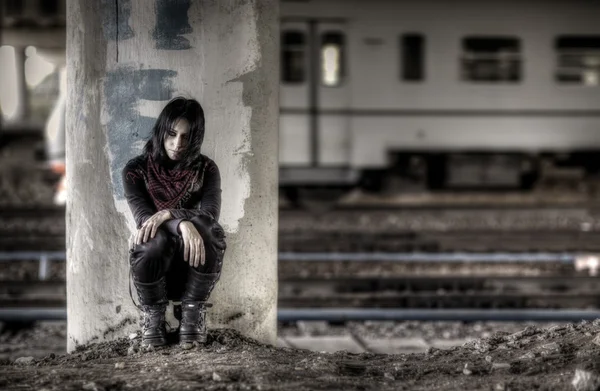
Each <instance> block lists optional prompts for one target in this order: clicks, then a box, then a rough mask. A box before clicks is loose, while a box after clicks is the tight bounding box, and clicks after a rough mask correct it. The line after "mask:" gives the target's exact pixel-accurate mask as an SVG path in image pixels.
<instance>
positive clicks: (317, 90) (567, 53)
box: [280, 0, 600, 188]
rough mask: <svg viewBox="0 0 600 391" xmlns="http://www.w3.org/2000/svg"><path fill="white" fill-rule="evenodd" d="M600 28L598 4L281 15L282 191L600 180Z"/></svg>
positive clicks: (435, 2)
mask: <svg viewBox="0 0 600 391" xmlns="http://www.w3.org/2000/svg"><path fill="white" fill-rule="evenodd" d="M599 18H600V2H598V1H593V0H452V1H448V0H410V1H409V0H368V1H365V0H306V1H283V2H282V4H281V89H280V102H281V113H280V165H281V176H280V181H281V185H282V186H284V187H290V188H294V187H311V186H317V187H318V186H325V187H327V186H353V185H356V184H358V183H361V181H362V183H363V184H367V185H373V184H378V183H379V182H378V180H379V179H381V178H383V177H385V175H386V174H388V173H390V172H394V173H396V174H399V175H403V176H406V177H422V179H424V181H425V184H426V185H427V186H428V187H429V188H444V187H450V188H452V187H465V186H466V187H480V186H483V187H486V188H487V187H496V186H499V187H528V186H531V185H532V184H533V183H534V182H535V180H536V179H537V178H539V177H540V175H541V172H542V171H543V169H542V167H543V166H544V164H545V165H546V166H548V165H550V166H561V165H566V166H570V167H575V168H577V169H581V170H584V171H585V172H586V173H595V172H597V171H598V168H599V167H600V154H599V153H598V152H599V151H600V23H598V20H599ZM542 163H543V164H542Z"/></svg>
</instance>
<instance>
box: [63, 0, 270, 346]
mask: <svg viewBox="0 0 600 391" xmlns="http://www.w3.org/2000/svg"><path fill="white" fill-rule="evenodd" d="M278 8H279V4H278V0H254V1H250V0H248V1H243V0H240V1H235V2H231V1H225V2H224V1H217V0H204V1H201V0H177V1H173V0H170V1H168V0H154V1H147V0H131V1H126V0H118V1H116V2H115V1H109V0H101V1H99V2H88V1H85V0H73V1H71V2H69V3H68V10H67V75H68V82H67V85H68V98H67V99H68V100H67V115H66V122H67V140H66V147H67V148H66V153H67V183H69V196H68V201H67V297H68V301H67V315H68V350H69V351H71V350H73V349H74V348H75V347H76V346H77V345H78V344H84V343H88V342H92V341H98V340H102V339H111V338H115V337H119V336H122V335H126V333H129V332H131V331H132V330H136V329H137V328H138V327H139V326H138V325H137V324H136V323H135V324H134V322H136V321H137V318H138V311H137V309H136V308H135V307H134V306H133V305H132V304H131V300H130V298H129V293H128V286H127V284H128V258H127V257H128V254H127V239H128V237H129V235H130V233H131V232H132V231H133V230H134V229H135V226H134V223H133V220H132V218H131V213H130V211H129V209H128V207H127V204H126V202H125V200H124V196H123V186H122V183H121V179H120V172H121V170H122V168H123V166H124V165H125V163H126V162H127V160H129V159H130V158H132V157H133V156H135V155H138V154H139V153H140V152H141V148H142V146H143V143H144V142H145V140H146V139H147V137H148V136H149V135H150V131H151V127H152V125H153V123H154V121H155V118H156V117H157V116H158V114H159V112H160V110H161V109H162V107H164V105H165V104H166V103H167V102H168V100H169V99H170V98H172V97H173V96H175V95H179V94H184V95H187V96H189V97H194V98H196V99H198V100H199V101H200V103H201V104H202V105H203V107H204V110H205V113H206V120H207V121H206V136H205V142H204V146H203V153H205V154H206V155H208V156H210V157H211V158H213V159H214V160H215V161H216V163H217V164H218V166H219V168H220V171H221V177H222V189H223V203H222V213H221V219H220V222H221V224H222V225H223V227H224V228H225V230H226V235H227V242H228V249H227V253H226V257H225V260H224V267H223V274H222V277H221V280H220V282H219V283H218V284H217V288H216V289H215V291H214V292H213V296H212V300H211V301H212V302H213V303H214V307H213V308H212V309H211V310H210V311H209V327H231V328H235V329H237V330H239V331H240V332H241V333H242V334H244V335H247V336H250V337H253V338H257V339H258V340H260V341H263V342H271V343H272V342H274V341H275V337H276V313H277V311H276V300H277V273H276V272H277V254H276V250H277V163H278V156H277V146H278V139H277V123H278V117H277V113H278V81H279V71H278V70H279V66H278V64H279V61H278V60H279V58H278V37H279V32H278V31H279V26H278V23H279V20H278Z"/></svg>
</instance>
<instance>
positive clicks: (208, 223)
mask: <svg viewBox="0 0 600 391" xmlns="http://www.w3.org/2000/svg"><path fill="white" fill-rule="evenodd" d="M190 221H191V223H192V224H194V227H195V228H196V230H197V231H198V233H199V234H200V236H202V239H203V240H205V241H206V240H208V241H209V242H210V243H212V244H213V245H214V246H216V247H217V248H219V249H221V250H225V230H223V227H221V225H220V224H219V223H218V222H217V221H216V220H215V219H213V218H211V217H208V216H196V217H194V218H192V219H191V220H190Z"/></svg>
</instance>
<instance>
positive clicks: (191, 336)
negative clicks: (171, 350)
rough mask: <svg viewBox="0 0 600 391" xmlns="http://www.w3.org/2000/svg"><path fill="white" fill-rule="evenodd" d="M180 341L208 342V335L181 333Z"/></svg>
mask: <svg viewBox="0 0 600 391" xmlns="http://www.w3.org/2000/svg"><path fill="white" fill-rule="evenodd" d="M179 341H180V342H200V343H206V336H200V335H198V334H179Z"/></svg>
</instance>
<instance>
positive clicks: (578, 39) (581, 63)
mask: <svg viewBox="0 0 600 391" xmlns="http://www.w3.org/2000/svg"><path fill="white" fill-rule="evenodd" d="M554 46H555V49H556V62H557V69H556V81H558V82H559V83H572V84H581V85H584V86H597V85H600V35H595V36H594V35H584V36H580V35H563V36H559V37H557V38H556V41H555V45H554Z"/></svg>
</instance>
